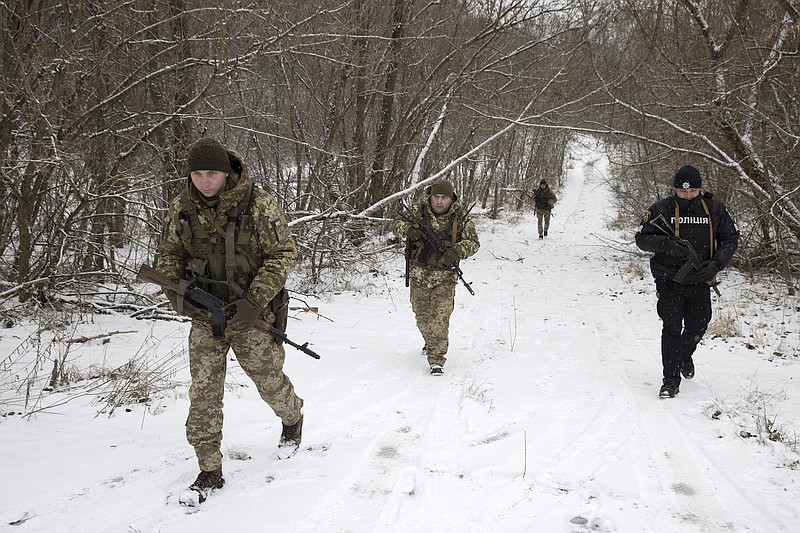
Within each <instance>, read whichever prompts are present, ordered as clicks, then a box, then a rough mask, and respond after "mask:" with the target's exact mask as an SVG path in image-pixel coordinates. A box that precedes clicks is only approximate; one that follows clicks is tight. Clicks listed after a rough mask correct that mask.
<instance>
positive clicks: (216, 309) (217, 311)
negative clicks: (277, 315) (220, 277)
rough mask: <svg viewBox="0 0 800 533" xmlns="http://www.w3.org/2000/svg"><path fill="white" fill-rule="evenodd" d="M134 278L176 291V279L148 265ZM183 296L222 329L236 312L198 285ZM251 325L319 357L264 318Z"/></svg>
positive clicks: (232, 306)
mask: <svg viewBox="0 0 800 533" xmlns="http://www.w3.org/2000/svg"><path fill="white" fill-rule="evenodd" d="M136 279H138V280H139V281H144V282H146V283H153V284H155V285H158V286H159V287H161V288H163V289H167V290H171V291H175V292H177V291H178V283H177V282H176V281H173V280H171V279H169V278H168V277H167V276H165V275H164V274H162V273H161V272H159V271H158V270H156V269H154V268H152V267H150V266H148V265H142V266H141V267H139V273H138V274H137V275H136ZM184 297H185V298H188V299H189V300H190V301H191V303H192V304H194V305H195V306H197V307H202V308H205V309H208V310H209V311H211V320H212V324H221V329H222V331H224V329H225V324H226V323H227V321H228V319H230V318H232V317H233V315H235V314H236V306H235V305H233V304H228V303H225V302H224V301H223V300H221V299H220V298H217V297H216V296H214V295H213V294H210V293H208V292H206V291H204V290H203V289H201V288H200V287H191V286H190V287H188V288H187V289H186V292H185V293H184ZM253 327H254V328H256V329H257V330H259V331H263V332H264V333H269V334H270V335H272V336H273V337H275V338H276V339H278V340H279V341H281V342H285V343H286V344H288V345H289V346H292V347H293V348H297V349H298V350H300V351H301V352H303V353H304V354H306V355H310V356H311V357H313V358H314V359H319V354H317V353H316V352H314V351H313V350H311V349H310V348H309V347H308V343H307V342H306V343H303V344H297V343H296V342H293V341H292V340H291V339H289V337H287V336H286V333H284V332H283V331H281V330H279V329H278V328H276V327H274V326H272V325H271V324H270V323H268V322H266V321H264V320H260V319H257V320H256V323H255V325H254V326H253Z"/></svg>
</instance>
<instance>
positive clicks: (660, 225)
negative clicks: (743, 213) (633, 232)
mask: <svg viewBox="0 0 800 533" xmlns="http://www.w3.org/2000/svg"><path fill="white" fill-rule="evenodd" d="M649 222H650V224H651V225H652V226H654V227H656V228H657V229H659V230H661V232H662V233H664V234H665V235H666V236H667V237H670V238H671V239H676V240H677V241H679V242H681V243H683V244H684V245H685V246H686V251H687V253H688V254H689V257H688V259H687V260H686V262H685V263H684V264H683V265H681V267H680V268H679V269H678V271H677V272H676V273H675V278H674V279H675V281H677V282H678V283H680V282H682V281H683V278H685V277H686V275H687V274H688V273H689V271H690V270H691V269H692V268H696V269H700V265H701V264H702V263H703V260H702V259H700V255H699V254H698V253H697V251H696V250H695V249H694V246H692V243H690V242H689V241H687V240H686V239H682V238H680V237H677V236H676V235H675V231H674V230H673V229H672V227H671V226H670V225H669V223H668V222H667V220H666V219H665V218H664V215H661V214H659V215H658V216H657V217H655V218H654V219H652V220H650V221H649ZM706 283H708V284H709V285H710V286H711V288H712V289H714V292H716V293H717V296H722V294H720V292H719V289H718V288H717V285H719V282H718V281H717V280H716V278H713V279H710V280H708V281H707V282H706Z"/></svg>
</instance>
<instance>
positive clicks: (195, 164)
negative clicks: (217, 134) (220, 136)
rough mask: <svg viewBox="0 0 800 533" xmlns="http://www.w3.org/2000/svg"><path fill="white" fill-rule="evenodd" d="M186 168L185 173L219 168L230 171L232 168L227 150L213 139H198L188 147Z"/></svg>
mask: <svg viewBox="0 0 800 533" xmlns="http://www.w3.org/2000/svg"><path fill="white" fill-rule="evenodd" d="M186 168H187V173H192V172H194V171H195V170H219V171H220V172H228V173H230V172H231V170H233V169H232V168H231V160H230V159H229V158H228V150H226V149H225V147H224V146H222V145H221V144H220V143H219V142H217V141H215V140H214V139H200V140H199V141H197V142H196V143H194V144H193V145H192V146H191V147H190V148H189V156H188V157H187V158H186Z"/></svg>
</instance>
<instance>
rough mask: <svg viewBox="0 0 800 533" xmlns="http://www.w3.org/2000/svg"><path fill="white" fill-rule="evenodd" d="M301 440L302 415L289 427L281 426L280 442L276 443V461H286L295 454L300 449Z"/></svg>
mask: <svg viewBox="0 0 800 533" xmlns="http://www.w3.org/2000/svg"><path fill="white" fill-rule="evenodd" d="M302 438H303V415H302V413H301V414H300V420H298V421H297V422H296V423H295V424H293V425H291V426H287V425H286V424H283V431H282V432H281V440H280V441H278V459H288V458H289V457H291V456H293V455H294V454H295V453H297V450H298V448H300V441H301V440H302Z"/></svg>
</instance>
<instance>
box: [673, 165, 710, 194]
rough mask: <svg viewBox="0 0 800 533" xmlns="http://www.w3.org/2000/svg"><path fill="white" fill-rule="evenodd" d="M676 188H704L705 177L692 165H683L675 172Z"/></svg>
mask: <svg viewBox="0 0 800 533" xmlns="http://www.w3.org/2000/svg"><path fill="white" fill-rule="evenodd" d="M674 186H675V188H676V189H702V188H703V178H701V177H700V171H699V170H697V169H696V168H694V167H693V166H691V165H686V166H685V167H681V168H679V169H678V171H677V172H676V173H675V183H674Z"/></svg>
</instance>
